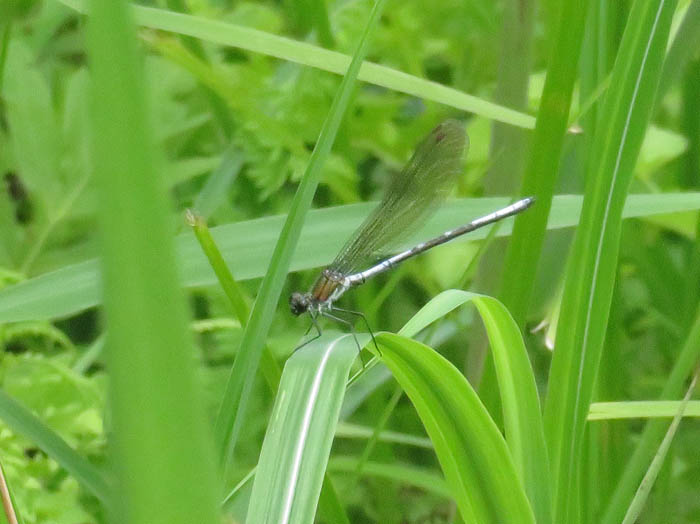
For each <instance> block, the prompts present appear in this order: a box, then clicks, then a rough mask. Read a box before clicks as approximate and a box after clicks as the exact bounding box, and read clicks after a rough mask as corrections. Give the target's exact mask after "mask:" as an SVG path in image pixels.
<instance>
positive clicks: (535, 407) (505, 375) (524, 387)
mask: <svg viewBox="0 0 700 524" xmlns="http://www.w3.org/2000/svg"><path fill="white" fill-rule="evenodd" d="M466 302H473V304H474V305H475V306H476V308H477V309H478V311H479V314H480V315H481V318H482V320H483V322H484V325H485V327H486V332H487V333H488V337H489V342H490V345H491V351H492V354H493V357H494V362H495V364H496V376H497V378H498V386H499V394H500V397H501V404H502V406H503V413H504V417H503V418H504V421H505V433H506V442H507V443H508V448H509V449H510V452H511V456H512V457H513V463H514V465H515V467H516V470H517V473H518V475H519V477H520V479H521V481H522V482H523V485H524V486H525V489H526V491H527V494H528V497H529V499H530V503H531V505H532V507H533V511H534V512H535V516H536V518H537V522H541V523H546V522H551V520H552V516H551V503H552V502H551V498H550V494H549V469H548V461H547V452H546V449H545V441H544V429H543V427H542V415H541V412H540V404H539V398H538V396H537V387H536V385H535V378H534V375H533V372H532V368H531V366H530V362H529V360H528V356H527V351H526V349H525V345H524V343H523V340H522V336H521V335H520V330H519V329H518V326H517V325H516V324H515V322H514V320H513V318H512V317H511V316H510V314H509V313H508V311H507V310H506V309H505V307H504V306H503V304H501V303H500V302H499V301H498V300H496V299H495V298H492V297H488V296H484V295H477V294H475V293H469V292H466V291H461V290H455V289H452V290H448V291H445V292H443V293H440V294H439V295H437V296H436V297H435V298H433V299H432V300H431V301H430V302H428V303H427V304H426V305H425V306H423V308H421V310H420V311H419V312H418V313H416V314H415V315H414V316H413V317H412V318H411V320H409V321H408V322H407V323H406V325H405V326H404V327H403V328H402V330H401V331H400V333H401V334H402V335H408V336H412V335H414V334H415V333H417V332H418V331H419V330H420V329H423V328H424V327H426V326H427V325H429V324H430V323H432V322H434V321H435V320H437V319H438V318H441V317H443V316H445V315H446V314H447V313H449V312H450V311H452V310H453V309H455V308H457V307H459V306H461V305H463V304H465V303H466Z"/></svg>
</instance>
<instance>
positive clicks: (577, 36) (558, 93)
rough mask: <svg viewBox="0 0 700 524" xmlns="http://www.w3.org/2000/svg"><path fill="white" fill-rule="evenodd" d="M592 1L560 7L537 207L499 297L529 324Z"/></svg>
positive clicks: (540, 139) (535, 183) (539, 125)
mask: <svg viewBox="0 0 700 524" xmlns="http://www.w3.org/2000/svg"><path fill="white" fill-rule="evenodd" d="M587 4H588V2H587V0H568V1H564V2H563V5H562V6H561V13H560V18H559V22H558V24H559V25H558V29H557V35H556V37H555V41H554V43H553V45H552V51H551V54H550V57H549V62H548V66H547V78H546V80H545V84H544V91H543V92H542V101H541V102H540V109H539V111H538V113H537V122H536V124H535V134H534V136H533V140H532V146H531V149H530V156H529V160H528V163H527V166H526V169H525V177H524V180H523V186H522V189H521V192H520V194H521V195H534V196H535V197H536V198H537V204H536V205H535V206H533V208H532V209H531V210H530V211H529V212H528V213H523V214H522V215H520V216H519V217H517V218H516V219H515V225H514V226H513V235H512V237H511V241H510V243H509V245H508V250H507V252H506V259H505V263H504V267H503V281H502V283H501V292H500V297H501V300H502V302H503V303H504V304H505V305H506V307H507V308H508V309H509V311H510V312H511V314H512V315H513V318H514V319H515V321H516V322H517V323H518V324H519V325H522V324H523V323H524V321H525V315H526V313H527V308H528V304H529V301H530V296H531V295H532V289H533V286H534V278H533V275H534V274H535V273H536V270H537V262H538V260H539V257H540V252H541V250H542V243H543V242H544V234H545V229H546V226H547V218H548V216H549V209H550V207H551V205H552V197H553V195H554V185H555V182H556V179H557V169H558V167H559V158H560V155H561V149H562V144H563V141H564V133H565V132H566V127H567V124H568V119H569V107H570V105H571V98H572V94H573V89H574V82H575V80H576V74H577V72H578V67H577V64H578V58H579V55H580V52H581V41H582V38H583V28H584V22H585V19H586V13H587Z"/></svg>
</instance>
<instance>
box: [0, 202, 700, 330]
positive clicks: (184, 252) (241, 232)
mask: <svg viewBox="0 0 700 524" xmlns="http://www.w3.org/2000/svg"><path fill="white" fill-rule="evenodd" d="M581 202H582V197H580V196H576V195H559V196H557V197H555V199H554V202H553V204H552V211H551V213H550V217H549V224H548V226H547V227H548V228H549V229H559V228H565V227H572V226H574V225H576V224H577V223H578V217H579V213H580V209H581ZM507 204H508V199H506V198H478V199H459V200H455V201H452V202H448V203H446V204H445V205H444V206H442V208H441V209H440V210H438V212H437V213H436V214H435V216H434V217H433V218H432V219H431V220H429V221H428V223H427V224H426V225H425V227H424V228H422V229H421V230H420V231H417V232H416V233H415V234H414V235H412V236H411V237H409V239H408V243H413V242H416V241H418V240H425V239H426V238H430V237H431V236H435V235H437V234H440V233H442V232H443V231H447V230H448V229H451V228H453V227H455V226H457V225H460V224H464V223H466V222H467V221H469V220H471V219H472V218H475V217H477V216H480V215H484V214H486V213H489V212H491V211H493V210H494V209H498V208H500V207H503V206H504V205H507ZM375 205H376V203H372V202H367V203H363V204H353V205H348V206H337V207H332V208H325V209H317V210H312V211H310V212H309V215H308V219H307V220H306V223H305V224H304V228H303V230H302V234H301V237H300V239H299V243H298V244H297V249H296V250H295V252H294V255H293V257H292V261H291V265H290V269H291V270H292V271H299V270H302V269H309V268H312V267H320V266H324V265H326V264H328V263H330V262H331V261H332V260H333V258H334V257H335V255H336V254H337V252H338V250H339V249H340V247H341V246H342V243H343V241H344V240H345V239H346V238H347V237H348V236H349V235H350V234H351V233H352V232H353V231H354V230H355V228H356V227H357V226H358V225H359V224H360V223H361V222H362V220H363V219H364V217H365V216H366V215H367V214H368V213H369V212H370V210H371V209H372V208H373V207H374V206H375ZM697 209H700V193H669V194H661V195H631V196H629V197H628V199H627V202H626V203H625V208H624V211H623V217H624V218H634V217H646V216H651V215H659V214H669V213H678V212H684V211H694V210H697ZM284 219H285V217H284V216H283V215H276V216H269V217H264V218H258V219H254V220H246V221H242V222H236V223H233V224H226V225H223V226H218V227H215V228H212V230H211V231H212V235H213V236H214V238H215V240H216V243H217V245H218V246H219V249H220V250H221V252H222V254H223V256H224V259H225V260H226V263H227V265H228V266H229V267H230V268H231V272H232V273H233V275H234V277H235V278H236V280H237V281H242V280H248V279H252V278H259V277H261V276H263V275H264V273H265V271H266V269H267V267H268V266H269V264H270V259H271V257H272V251H273V247H274V245H275V242H276V241H277V239H278V238H279V235H280V232H281V230H282V225H283V223H284ZM488 231H489V228H483V229H479V230H477V231H475V232H474V233H473V234H471V235H469V237H468V238H465V239H464V240H478V239H483V238H485V237H486V235H488ZM510 232H511V222H510V221H506V222H504V223H503V225H502V226H501V227H500V228H499V229H498V232H497V234H498V235H499V236H506V235H509V234H510ZM176 242H177V249H178V260H179V261H180V262H181V264H182V266H181V268H180V275H181V281H182V284H183V285H184V286H186V287H196V286H206V285H211V284H214V283H216V277H215V275H214V273H213V271H212V269H211V266H210V265H209V262H208V261H207V259H206V257H205V256H204V255H203V254H202V252H201V249H200V248H199V246H198V244H197V241H196V240H195V238H194V236H193V235H192V234H191V232H189V231H188V232H186V233H183V234H181V235H179V236H178V237H177V240H176ZM100 278H101V277H100V270H99V264H98V261H97V260H96V259H91V260H87V261H85V262H80V263H77V264H72V265H70V266H66V267H64V268H61V269H57V270H56V271H52V272H49V273H45V274H43V275H40V276H38V277H35V278H32V279H30V280H27V281H24V282H20V283H19V284H16V285H13V286H10V287H7V288H5V289H3V290H0V322H19V321H25V320H42V319H51V318H59V317H65V316H68V315H71V314H74V313H77V312H79V311H82V310H84V309H86V308H89V307H93V306H96V305H98V304H100V302H101V297H100V292H99V288H100Z"/></svg>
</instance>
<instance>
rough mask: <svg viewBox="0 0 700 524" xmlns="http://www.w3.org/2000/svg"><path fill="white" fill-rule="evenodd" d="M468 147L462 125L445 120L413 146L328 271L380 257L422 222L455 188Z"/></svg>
mask: <svg viewBox="0 0 700 524" xmlns="http://www.w3.org/2000/svg"><path fill="white" fill-rule="evenodd" d="M467 147H468V139H467V134H466V131H465V129H464V125H463V124H462V123H460V122H458V121H457V120H446V121H445V122H443V123H442V124H440V125H438V126H437V127H436V128H435V129H433V130H432V131H431V132H430V134H429V135H428V136H427V137H425V138H424V139H423V141H422V142H421V143H420V144H419V145H418V147H417V148H416V151H415V153H413V156H412V157H411V160H409V161H408V163H407V164H406V166H405V167H404V168H403V170H401V171H400V172H399V173H397V175H396V176H394V177H393V178H392V180H391V182H390V184H389V186H388V187H387V190H386V193H385V194H384V198H382V201H381V202H380V203H379V205H378V206H377V207H376V208H375V209H374V210H373V211H372V213H371V214H370V215H369V216H368V217H367V219H365V221H364V222H363V223H362V225H361V226H360V227H359V228H357V230H356V231H355V233H353V235H352V236H351V237H350V239H349V240H348V241H347V243H346V244H345V246H344V247H343V249H342V250H341V251H340V253H339V254H338V256H337V257H336V259H335V260H334V261H333V263H332V264H331V265H330V266H329V269H331V270H333V271H337V272H339V273H341V274H343V275H347V274H350V273H352V272H354V271H355V270H357V269H360V268H361V267H362V266H363V265H364V266H366V265H368V264H369V263H371V262H373V261H375V260H377V259H378V258H379V257H380V256H382V255H385V254H386V253H387V252H388V250H390V249H391V247H394V246H396V245H397V244H398V243H399V242H400V241H401V240H403V239H404V238H405V237H406V235H407V234H408V233H409V232H410V231H412V225H414V224H416V223H417V222H418V221H420V220H423V219H425V218H427V216H428V215H429V214H430V213H431V212H432V211H434V209H435V208H436V206H437V204H438V203H440V202H441V201H442V200H444V199H445V198H446V197H447V195H448V194H449V193H450V190H451V189H452V187H453V186H454V184H455V182H456V180H457V177H458V175H459V174H460V171H461V167H462V158H463V156H464V154H465V150H466V149H467Z"/></svg>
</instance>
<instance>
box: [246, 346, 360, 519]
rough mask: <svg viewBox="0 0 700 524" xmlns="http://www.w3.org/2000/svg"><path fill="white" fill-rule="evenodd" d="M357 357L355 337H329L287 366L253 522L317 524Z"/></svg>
mask: <svg viewBox="0 0 700 524" xmlns="http://www.w3.org/2000/svg"><path fill="white" fill-rule="evenodd" d="M357 351H358V348H357V344H356V342H355V340H354V339H353V337H352V335H349V334H345V335H342V334H338V333H332V332H326V333H324V335H323V336H322V337H321V338H318V339H316V340H314V341H313V342H311V343H310V344H308V345H307V346H305V347H303V348H301V349H299V350H298V351H297V352H296V353H295V354H294V355H293V356H292V358H290V359H289V360H288V361H287V365H286V366H285V368H284V372H283V373H282V380H281V382H280V387H279V390H278V393H277V397H276V400H275V406H274V408H273V410H272V415H271V417H270V424H269V425H268V428H267V432H266V434H265V440H264V442H263V447H262V451H261V453H260V461H259V462H258V470H257V473H256V475H255V481H254V484H253V493H252V495H251V497H250V506H249V509H248V515H247V521H248V522H256V523H260V524H264V523H270V524H285V523H289V522H294V523H304V522H308V523H311V522H313V521H314V516H315V514H316V505H317V504H318V497H319V494H320V492H321V485H322V483H323V476H324V472H325V470H326V464H327V463H328V456H329V454H330V449H331V444H332V443H333V437H334V435H335V426H336V423H337V421H338V415H339V414H340V406H341V403H342V401H343V395H344V394H345V385H346V383H347V379H348V373H349V371H350V366H351V365H352V363H353V361H354V360H355V358H356V357H357Z"/></svg>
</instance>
